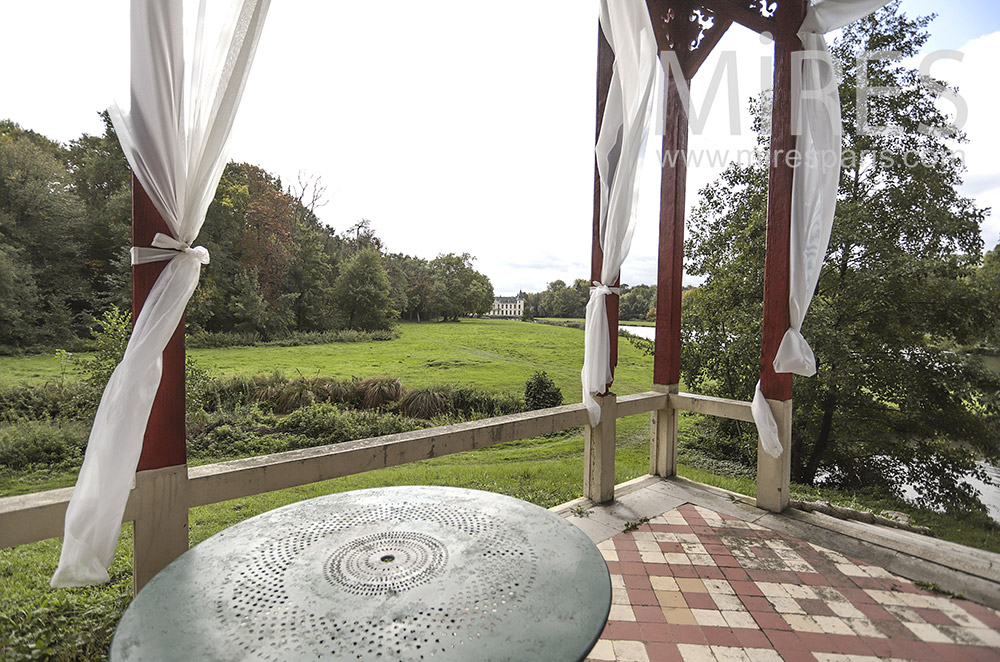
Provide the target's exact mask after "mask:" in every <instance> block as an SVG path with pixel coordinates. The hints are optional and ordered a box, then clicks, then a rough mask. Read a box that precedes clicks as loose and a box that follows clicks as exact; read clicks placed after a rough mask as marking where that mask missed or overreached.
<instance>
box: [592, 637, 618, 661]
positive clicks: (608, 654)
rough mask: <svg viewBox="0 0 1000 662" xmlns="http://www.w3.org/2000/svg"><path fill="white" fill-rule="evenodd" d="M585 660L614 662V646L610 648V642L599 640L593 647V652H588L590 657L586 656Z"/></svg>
mask: <svg viewBox="0 0 1000 662" xmlns="http://www.w3.org/2000/svg"><path fill="white" fill-rule="evenodd" d="M587 658H588V659H591V660H601V662H605V661H607V662H614V659H615V649H614V646H612V645H611V642H610V641H608V640H607V639H601V640H600V641H598V642H597V644H596V645H595V646H594V648H593V650H591V651H590V655H588V656H587Z"/></svg>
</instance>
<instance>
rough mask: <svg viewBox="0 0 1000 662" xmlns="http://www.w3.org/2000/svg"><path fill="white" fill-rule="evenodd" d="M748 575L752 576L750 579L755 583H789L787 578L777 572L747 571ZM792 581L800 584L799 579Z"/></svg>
mask: <svg viewBox="0 0 1000 662" xmlns="http://www.w3.org/2000/svg"><path fill="white" fill-rule="evenodd" d="M747 574H748V575H750V579H752V580H753V581H755V582H774V583H776V584H781V583H787V582H788V580H789V578H788V577H786V576H785V575H784V574H783V573H781V572H776V571H774V570H755V569H751V570H747ZM792 581H794V582H798V577H796V578H795V579H793V580H792Z"/></svg>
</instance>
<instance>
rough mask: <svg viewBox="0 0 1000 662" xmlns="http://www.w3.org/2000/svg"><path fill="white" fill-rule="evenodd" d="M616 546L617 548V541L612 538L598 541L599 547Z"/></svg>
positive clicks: (611, 547) (609, 547) (610, 547)
mask: <svg viewBox="0 0 1000 662" xmlns="http://www.w3.org/2000/svg"><path fill="white" fill-rule="evenodd" d="M614 548H615V541H614V540H613V539H612V538H608V539H607V540H602V541H601V542H599V543H597V549H614Z"/></svg>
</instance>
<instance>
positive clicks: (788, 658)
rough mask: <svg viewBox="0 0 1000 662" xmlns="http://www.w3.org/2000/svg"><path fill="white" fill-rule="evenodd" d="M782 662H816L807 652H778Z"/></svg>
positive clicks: (813, 656)
mask: <svg viewBox="0 0 1000 662" xmlns="http://www.w3.org/2000/svg"><path fill="white" fill-rule="evenodd" d="M778 654H779V655H781V659H782V660H784V662H816V656H815V655H813V654H812V653H810V652H809V651H807V650H788V651H785V650H782V651H778Z"/></svg>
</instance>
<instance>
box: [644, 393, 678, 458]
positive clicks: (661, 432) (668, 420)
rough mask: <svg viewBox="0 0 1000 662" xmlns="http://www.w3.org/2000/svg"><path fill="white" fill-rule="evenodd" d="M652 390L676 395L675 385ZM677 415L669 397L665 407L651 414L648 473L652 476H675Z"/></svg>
mask: <svg viewBox="0 0 1000 662" xmlns="http://www.w3.org/2000/svg"><path fill="white" fill-rule="evenodd" d="M653 390H654V391H659V392H660V393H667V394H676V393H677V392H678V387H677V385H676V384H673V385H670V386H663V385H661V384H653ZM677 415H678V411H677V410H676V409H675V408H674V407H672V406H671V403H670V400H669V395H668V399H667V406H666V407H664V408H663V409H657V410H656V411H654V412H653V413H652V420H651V421H650V435H649V436H650V439H649V473H651V474H652V475H654V476H663V477H664V478H666V477H668V476H676V475H677Z"/></svg>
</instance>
